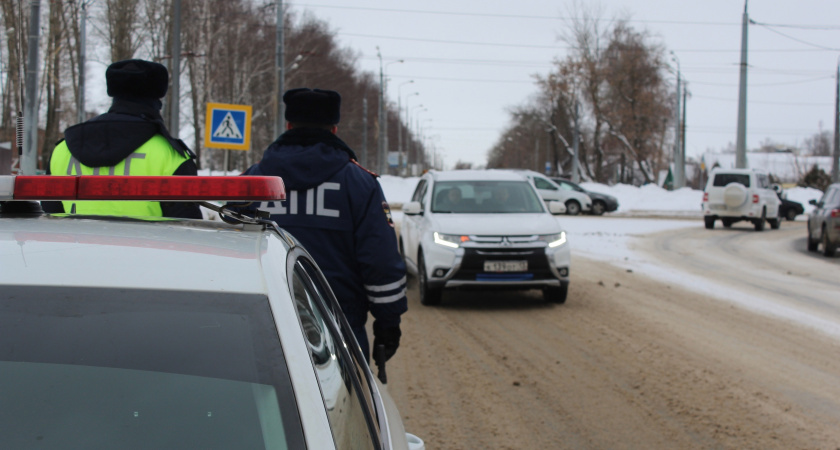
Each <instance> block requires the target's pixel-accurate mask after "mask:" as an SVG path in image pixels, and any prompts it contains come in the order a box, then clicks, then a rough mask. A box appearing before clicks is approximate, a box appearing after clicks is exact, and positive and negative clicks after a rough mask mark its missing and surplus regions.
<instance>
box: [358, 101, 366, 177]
mask: <svg viewBox="0 0 840 450" xmlns="http://www.w3.org/2000/svg"><path fill="white" fill-rule="evenodd" d="M367 104H368V101H367V91H365V96H364V98H362V160H361V161H359V163H360V164H361V165H362V167H367V137H368V136H367V129H368V120H367V116H368V105H367Z"/></svg>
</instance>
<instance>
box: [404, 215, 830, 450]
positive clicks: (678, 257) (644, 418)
mask: <svg viewBox="0 0 840 450" xmlns="http://www.w3.org/2000/svg"><path fill="white" fill-rule="evenodd" d="M607 220H608V219H607ZM750 230H751V227H747V226H746V225H745V226H744V227H739V226H738V225H736V226H735V227H733V229H730V230H726V229H720V228H718V229H715V230H705V229H704V228H702V225H701V224H700V223H698V227H697V228H696V229H694V228H691V229H685V230H677V231H668V232H664V233H660V234H656V235H652V236H649V237H648V238H646V239H644V240H643V241H642V242H641V243H640V244H639V250H641V251H645V252H650V254H651V255H654V257H655V259H657V260H661V261H662V264H663V267H668V268H670V269H669V270H674V271H680V273H682V271H685V273H687V274H690V276H694V277H703V278H705V279H707V280H709V282H710V284H713V285H719V286H724V287H726V288H727V289H731V290H733V292H739V293H740V292H743V295H744V297H745V298H746V297H750V298H751V299H752V300H756V299H758V300H761V299H766V301H767V302H769V303H768V304H771V305H773V308H771V309H772V311H773V312H774V313H772V314H770V313H766V312H760V311H757V310H756V309H755V308H752V307H745V306H744V303H743V302H733V301H727V300H722V299H720V298H717V297H716V296H714V295H709V294H708V293H701V292H697V291H696V290H692V289H686V288H684V287H681V285H678V284H668V283H663V282H661V281H656V280H653V279H650V278H647V277H645V276H642V275H641V274H639V273H637V272H634V271H632V269H626V268H617V267H613V266H611V265H609V264H605V263H603V262H597V261H592V260H587V259H585V258H582V257H577V256H575V257H574V260H573V270H572V281H571V288H570V291H569V299H568V301H567V303H566V304H564V305H549V304H546V303H544V302H543V301H542V297H541V295H540V294H539V293H538V292H536V291H530V292H447V293H446V294H445V295H444V299H443V304H442V305H441V306H439V307H426V306H423V305H421V304H420V302H419V299H418V296H417V290H416V282H414V283H411V284H410V286H411V289H410V291H409V312H408V313H407V314H406V315H405V316H404V322H403V327H402V329H403V337H402V345H401V347H400V350H399V352H398V353H397V355H396V356H395V357H394V358H393V359H392V360H391V361H390V362H389V366H388V375H389V385H388V389H389V391H390V392H391V394H392V396H393V397H394V399H395V401H396V403H397V405H398V407H399V408H400V411H401V412H402V414H403V415H404V420H405V424H406V429H407V430H408V431H409V432H412V433H414V434H417V435H418V436H420V437H421V438H423V439H424V440H425V442H426V448H427V449H474V448H493V449H532V448H533V449H546V448H552V449H565V448H569V449H581V448H586V449H590V448H595V449H601V448H603V449H624V448H626V449H639V448H680V449H694V448H696V449H707V448H722V449H752V448H755V449H758V448H761V449H773V448H778V449H797V448H803V449H817V448H819V449H822V448H825V449H834V448H840V358H838V355H840V339H838V338H836V337H833V336H830V335H827V334H824V333H821V332H819V331H817V330H815V329H814V328H811V327H808V326H806V325H803V323H807V321H797V320H789V319H788V318H785V317H780V315H779V314H778V312H779V311H785V308H788V309H789V310H790V311H792V312H793V313H801V314H803V315H804V316H806V317H812V316H813V317H818V318H819V317H822V318H824V319H825V320H827V321H829V322H831V321H835V320H837V318H838V313H837V311H838V303H840V295H838V294H837V292H840V290H838V287H840V286H838V281H840V280H838V276H837V275H838V273H840V272H838V265H840V258H836V259H831V260H827V259H825V258H824V257H822V256H821V255H818V254H810V253H807V252H806V251H805V244H804V234H803V232H804V224H803V223H801V222H797V223H785V224H784V225H783V227H782V229H781V230H767V231H764V232H762V233H756V232H754V231H750Z"/></svg>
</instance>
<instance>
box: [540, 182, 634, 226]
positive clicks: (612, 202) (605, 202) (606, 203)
mask: <svg viewBox="0 0 840 450" xmlns="http://www.w3.org/2000/svg"><path fill="white" fill-rule="evenodd" d="M551 181H553V182H555V183H557V184H558V185H559V186H560V187H563V188H570V189H572V190H575V191H578V192H583V193H584V194H586V195H588V196H589V198H590V199H592V208H591V209H590V210H589V214H592V215H593V216H600V215H602V214H604V213H605V212H613V211H615V210H617V209H618V199H617V198H615V197H613V196H612V195H607V194H602V193H600V192H593V191H590V190H587V189H584V188H582V187H581V186H580V185H577V184H575V183H572V182H571V181H569V180H567V179H565V178H556V177H553V178H551Z"/></svg>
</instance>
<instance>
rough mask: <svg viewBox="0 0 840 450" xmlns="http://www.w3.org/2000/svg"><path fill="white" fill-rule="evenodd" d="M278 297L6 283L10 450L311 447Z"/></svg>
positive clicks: (3, 360)
mask: <svg viewBox="0 0 840 450" xmlns="http://www.w3.org/2000/svg"><path fill="white" fill-rule="evenodd" d="M284 361H285V360H284V356H283V352H282V349H281V347H280V342H279V339H278V336H277V331H276V326H275V325H274V321H273V319H272V313H271V309H270V307H269V304H268V299H267V298H266V297H265V296H262V295H254V294H248V295H243V294H233V293H220V292H200V293H198V292H184V291H179V292H174V291H155V290H147V291H140V290H126V289H110V288H109V289H105V288H103V289H96V288H78V287H32V286H5V287H4V288H3V292H0V373H2V374H3V377H2V379H0V398H3V402H0V423H2V424H3V429H4V431H3V433H2V434H0V447H2V448H33V447H38V448H40V447H44V448H88V449H106V448H107V449H111V448H138V449H139V448H202V449H231V448H252V449H256V448H260V449H286V448H300V447H302V446H303V445H304V444H303V442H304V441H303V435H302V431H301V422H300V418H299V416H298V414H297V405H296V403H295V399H294V395H293V393H292V388H291V382H290V380H289V376H288V371H287V369H286V366H285V363H284Z"/></svg>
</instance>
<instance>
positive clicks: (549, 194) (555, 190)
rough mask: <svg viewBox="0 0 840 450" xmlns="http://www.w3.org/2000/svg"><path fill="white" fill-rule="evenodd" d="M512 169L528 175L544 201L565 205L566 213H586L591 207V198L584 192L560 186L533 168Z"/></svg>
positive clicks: (574, 214)
mask: <svg viewBox="0 0 840 450" xmlns="http://www.w3.org/2000/svg"><path fill="white" fill-rule="evenodd" d="M513 171H514V172H516V173H519V174H522V175H524V176H526V177H528V179H530V180H531V181H532V182H533V183H534V186H536V188H537V192H538V193H539V195H540V197H541V198H542V199H543V200H544V201H546V202H550V201H556V202H560V203H562V204H563V205H565V206H566V214H569V215H571V216H576V215H578V214H580V213H582V212H584V213H588V212H589V211H590V210H591V209H592V199H591V198H589V195H587V194H586V193H585V192H580V191H577V190H575V189H573V188H572V187H571V186H560V185H558V184H557V183H555V182H553V181H551V179H550V178H548V177H547V176H545V175H543V174H541V173H539V172H535V171H533V170H523V169H513Z"/></svg>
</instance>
